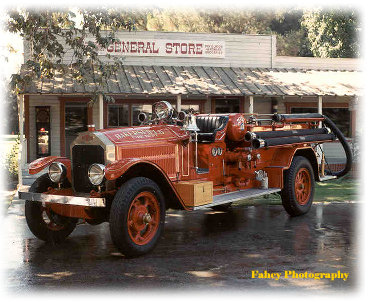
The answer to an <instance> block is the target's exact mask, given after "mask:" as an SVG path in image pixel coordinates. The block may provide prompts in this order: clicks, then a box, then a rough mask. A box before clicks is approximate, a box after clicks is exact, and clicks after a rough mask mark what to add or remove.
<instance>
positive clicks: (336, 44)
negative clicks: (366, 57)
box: [301, 10, 359, 58]
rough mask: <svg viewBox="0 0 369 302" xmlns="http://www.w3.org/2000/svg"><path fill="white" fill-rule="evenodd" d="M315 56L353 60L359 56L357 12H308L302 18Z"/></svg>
mask: <svg viewBox="0 0 369 302" xmlns="http://www.w3.org/2000/svg"><path fill="white" fill-rule="evenodd" d="M301 24H302V26H303V27H304V28H305V29H306V31H307V37H308V41H309V43H310V48H311V51H312V53H313V55H314V56H316V57H323V58H352V57H357V56H359V42H358V31H359V22H358V17H357V15H356V12H354V11H338V10H328V11H322V10H315V11H307V12H305V13H304V15H303V17H302V22H301Z"/></svg>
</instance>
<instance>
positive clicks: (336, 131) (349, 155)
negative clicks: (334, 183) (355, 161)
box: [323, 115, 352, 178]
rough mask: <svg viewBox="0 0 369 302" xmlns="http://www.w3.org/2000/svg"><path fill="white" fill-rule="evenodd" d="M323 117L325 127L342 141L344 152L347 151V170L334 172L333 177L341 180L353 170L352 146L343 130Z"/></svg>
mask: <svg viewBox="0 0 369 302" xmlns="http://www.w3.org/2000/svg"><path fill="white" fill-rule="evenodd" d="M323 117H324V121H323V123H324V125H326V126H327V127H328V128H329V129H331V130H332V132H333V133H334V134H335V135H336V137H337V138H338V140H339V141H340V143H341V145H342V147H343V150H345V154H346V166H345V168H343V169H342V170H341V171H338V172H332V175H334V176H336V177H337V178H340V177H342V176H344V175H346V174H347V173H348V172H350V170H351V168H352V151H351V148H350V145H349V144H348V142H347V140H346V138H345V136H344V135H343V133H342V132H341V130H340V129H338V128H337V126H336V125H335V124H334V123H333V122H332V121H331V120H330V119H329V118H328V117H326V116H325V115H323Z"/></svg>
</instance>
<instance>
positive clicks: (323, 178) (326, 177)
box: [319, 175, 337, 181]
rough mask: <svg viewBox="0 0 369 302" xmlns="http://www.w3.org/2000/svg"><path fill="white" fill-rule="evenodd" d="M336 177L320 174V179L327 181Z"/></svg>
mask: <svg viewBox="0 0 369 302" xmlns="http://www.w3.org/2000/svg"><path fill="white" fill-rule="evenodd" d="M336 178H337V176H334V175H324V176H320V175H319V181H327V180H332V179H336Z"/></svg>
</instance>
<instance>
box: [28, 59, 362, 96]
mask: <svg viewBox="0 0 369 302" xmlns="http://www.w3.org/2000/svg"><path fill="white" fill-rule="evenodd" d="M105 84H106V85H103V87H104V88H103V90H104V92H105V93H108V94H149V95H164V94H172V95H173V94H184V95H269V96H291V95H298V96H300V95H301V96H304V95H338V96H345V95H347V96H354V95H360V94H361V72H358V71H326V70H302V69H281V68H240V67H203V66H130V65H122V66H121V67H119V69H118V71H117V72H116V74H115V75H113V76H112V77H111V78H110V79H109V80H107V81H106V83H105ZM96 87H97V84H96V82H95V77H94V74H89V75H87V76H86V83H84V84H80V83H77V82H76V81H75V80H74V79H73V78H72V77H71V75H70V74H66V75H64V76H62V75H61V74H56V75H55V77H54V78H53V79H52V80H48V79H44V80H34V81H33V82H32V83H31V84H30V85H28V86H27V87H26V88H25V90H24V94H89V93H92V92H94V91H95V90H96Z"/></svg>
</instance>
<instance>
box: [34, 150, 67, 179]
mask: <svg viewBox="0 0 369 302" xmlns="http://www.w3.org/2000/svg"><path fill="white" fill-rule="evenodd" d="M55 161H57V162H60V163H62V164H64V165H65V167H66V168H67V178H68V180H69V181H71V180H72V169H71V162H70V159H69V158H66V157H61V156H48V157H41V158H39V159H36V160H34V161H33V162H31V163H30V164H29V166H28V173H29V174H31V175H32V174H37V173H38V172H40V171H42V170H43V169H45V168H46V167H48V166H50V165H51V164H52V163H53V162H55Z"/></svg>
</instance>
